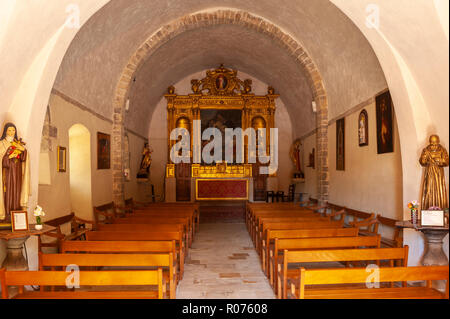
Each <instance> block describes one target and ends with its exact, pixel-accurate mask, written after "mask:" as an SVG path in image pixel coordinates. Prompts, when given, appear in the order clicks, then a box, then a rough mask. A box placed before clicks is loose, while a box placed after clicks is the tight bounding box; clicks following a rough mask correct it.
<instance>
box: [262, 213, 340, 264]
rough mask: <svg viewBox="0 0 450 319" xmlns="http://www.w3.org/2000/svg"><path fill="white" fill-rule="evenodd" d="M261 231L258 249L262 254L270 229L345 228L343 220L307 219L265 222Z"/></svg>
mask: <svg viewBox="0 0 450 319" xmlns="http://www.w3.org/2000/svg"><path fill="white" fill-rule="evenodd" d="M261 228H262V229H261V232H259V233H258V237H257V242H256V250H257V252H258V253H259V254H260V256H261V254H262V240H263V239H264V238H265V237H266V233H267V231H269V230H288V229H319V228H343V227H342V221H322V220H318V221H305V222H290V223H289V222H285V223H271V222H267V223H263V225H262V227H261Z"/></svg>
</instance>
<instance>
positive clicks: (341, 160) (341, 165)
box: [336, 118, 345, 171]
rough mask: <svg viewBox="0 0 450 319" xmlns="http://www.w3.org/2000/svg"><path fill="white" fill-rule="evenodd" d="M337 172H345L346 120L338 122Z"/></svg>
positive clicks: (342, 119)
mask: <svg viewBox="0 0 450 319" xmlns="http://www.w3.org/2000/svg"><path fill="white" fill-rule="evenodd" d="M336 170H338V171H343V170H345V118H341V119H339V120H337V121H336Z"/></svg>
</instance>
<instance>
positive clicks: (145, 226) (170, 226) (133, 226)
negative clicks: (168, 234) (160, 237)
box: [97, 221, 191, 245]
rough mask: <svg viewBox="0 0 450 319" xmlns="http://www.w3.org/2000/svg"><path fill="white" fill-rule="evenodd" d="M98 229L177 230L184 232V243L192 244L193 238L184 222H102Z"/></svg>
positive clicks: (135, 230) (134, 230) (127, 230)
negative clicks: (190, 236)
mask: <svg viewBox="0 0 450 319" xmlns="http://www.w3.org/2000/svg"><path fill="white" fill-rule="evenodd" d="M97 230H98V231H125V232H156V231H163V232H165V231H177V232H182V233H183V238H184V243H185V245H186V244H189V245H190V244H191V239H190V238H189V233H188V232H187V231H186V230H185V226H184V225H183V224H177V223H174V224H170V223H167V224H159V223H158V224H137V223H136V224H131V222H130V224H125V223H122V221H121V222H120V223H117V224H100V225H98V228H97Z"/></svg>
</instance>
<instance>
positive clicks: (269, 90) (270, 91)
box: [267, 86, 275, 95]
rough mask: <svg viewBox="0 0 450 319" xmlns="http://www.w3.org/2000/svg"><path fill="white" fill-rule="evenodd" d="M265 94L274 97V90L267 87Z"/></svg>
mask: <svg viewBox="0 0 450 319" xmlns="http://www.w3.org/2000/svg"><path fill="white" fill-rule="evenodd" d="M267 94H269V95H274V94H275V89H274V88H273V87H271V86H269V87H268V88H267Z"/></svg>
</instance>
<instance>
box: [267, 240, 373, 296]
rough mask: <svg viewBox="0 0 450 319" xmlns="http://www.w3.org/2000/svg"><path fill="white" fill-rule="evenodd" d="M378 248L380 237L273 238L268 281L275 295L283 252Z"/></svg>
mask: <svg viewBox="0 0 450 319" xmlns="http://www.w3.org/2000/svg"><path fill="white" fill-rule="evenodd" d="M358 247H364V248H380V236H379V235H377V236H355V237H315V238H296V239H278V238H275V245H274V249H273V254H270V255H269V275H270V277H269V279H270V283H271V284H272V285H273V288H274V290H275V292H276V293H277V290H276V289H278V284H277V276H276V271H277V270H278V265H279V264H280V263H281V261H282V256H281V253H282V252H283V251H284V250H291V251H293V250H306V249H309V250H312V249H344V248H358Z"/></svg>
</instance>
